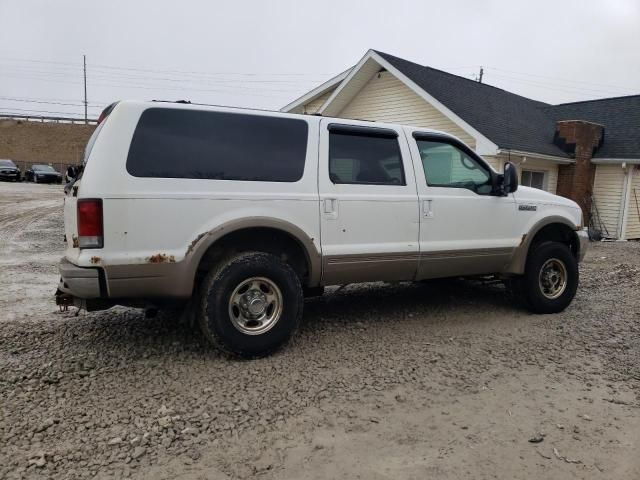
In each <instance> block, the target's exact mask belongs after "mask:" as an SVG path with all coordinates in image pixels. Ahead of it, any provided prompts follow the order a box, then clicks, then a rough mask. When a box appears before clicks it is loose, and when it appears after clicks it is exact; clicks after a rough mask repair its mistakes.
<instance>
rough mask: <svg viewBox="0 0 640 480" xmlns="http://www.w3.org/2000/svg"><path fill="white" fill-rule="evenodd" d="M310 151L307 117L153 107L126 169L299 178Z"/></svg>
mask: <svg viewBox="0 0 640 480" xmlns="http://www.w3.org/2000/svg"><path fill="white" fill-rule="evenodd" d="M306 151H307V123H306V122H305V121H303V120H295V119H290V118H278V117H264V116H257V115H246V114H237V113H221V112H204V111H194V110H177V109H167V108H150V109H148V110H145V111H144V112H143V114H142V116H141V117H140V121H139V122H138V126H137V127H136V130H135V132H134V134H133V140H132V141H131V148H130V149H129V156H128V158H127V171H128V172H129V173H130V174H131V175H134V176H136V177H168V178H201V179H202V178H204V179H216V180H247V181H264V182H295V181H298V180H300V178H302V173H303V171H304V161H305V156H306Z"/></svg>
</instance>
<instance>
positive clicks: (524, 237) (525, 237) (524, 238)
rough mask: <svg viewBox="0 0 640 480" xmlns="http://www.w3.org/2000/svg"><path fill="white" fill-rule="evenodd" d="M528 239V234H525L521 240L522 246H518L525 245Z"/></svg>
mask: <svg viewBox="0 0 640 480" xmlns="http://www.w3.org/2000/svg"><path fill="white" fill-rule="evenodd" d="M526 239H527V234H526V233H525V234H524V235H522V239H521V240H520V245H518V246H519V247H521V246H522V245H524V241H525V240H526Z"/></svg>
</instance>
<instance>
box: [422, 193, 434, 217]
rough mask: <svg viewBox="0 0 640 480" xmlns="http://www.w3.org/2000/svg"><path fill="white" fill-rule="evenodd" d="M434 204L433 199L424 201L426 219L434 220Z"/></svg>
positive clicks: (423, 210)
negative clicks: (432, 206) (432, 205)
mask: <svg viewBox="0 0 640 480" xmlns="http://www.w3.org/2000/svg"><path fill="white" fill-rule="evenodd" d="M432 203H433V199H431V198H425V199H424V200H422V216H423V217H424V218H433V210H432V209H431V204H432Z"/></svg>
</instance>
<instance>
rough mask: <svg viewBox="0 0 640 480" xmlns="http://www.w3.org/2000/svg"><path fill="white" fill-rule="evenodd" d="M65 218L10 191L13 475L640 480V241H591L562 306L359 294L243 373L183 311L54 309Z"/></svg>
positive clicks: (2, 349) (51, 196)
mask: <svg viewBox="0 0 640 480" xmlns="http://www.w3.org/2000/svg"><path fill="white" fill-rule="evenodd" d="M61 206H62V195H61V190H60V187H59V186H44V185H9V184H0V241H1V243H2V250H1V251H0V287H1V292H2V293H0V311H1V312H2V314H1V315H0V478H85V477H92V478H123V477H132V478H149V479H152V478H153V479H158V478H181V479H200V478H210V479H226V478H251V477H254V476H257V475H259V476H260V477H261V478H265V479H275V478H278V479H280V478H285V479H316V478H317V479H324V478H366V479H387V478H388V479H396V478H403V479H405V478H406V479H410V478H415V479H423V478H444V479H459V478H473V479H484V478H511V479H519V478H545V479H546V478H562V479H567V478H602V479H612V478H616V479H618V478H624V479H627V478H628V479H637V478H640V456H639V455H638V451H639V447H640V417H639V415H638V413H639V410H638V406H639V405H640V397H639V392H640V390H639V387H640V363H639V362H638V361H639V360H640V326H639V319H640V298H639V295H638V292H639V286H640V285H639V283H640V243H634V242H628V243H600V244H594V245H592V248H591V251H590V252H589V254H588V256H587V259H586V261H585V263H584V264H583V265H582V279H581V287H580V289H579V291H578V295H577V297H576V299H575V301H574V303H573V304H572V305H571V306H570V307H569V308H568V309H567V310H566V311H565V312H563V313H562V314H558V315H548V316H535V315H531V314H529V313H527V312H525V311H523V310H521V309H519V308H517V307H515V306H514V305H513V302H512V301H511V299H510V298H509V297H508V295H507V294H506V293H505V291H504V289H503V288H502V287H501V286H499V285H495V284H494V285H490V284H479V283H475V282H458V281H448V282H430V283H424V284H400V285H383V284H366V285H359V286H350V287H347V288H344V289H341V290H336V289H333V290H332V291H330V292H329V293H327V294H326V295H325V296H324V297H322V298H319V299H312V300H308V301H307V302H306V304H305V316H304V322H303V325H302V328H301V331H300V333H299V335H298V337H297V338H296V340H295V341H294V342H293V343H292V344H290V345H289V346H288V347H287V348H285V349H284V350H283V351H281V352H280V353H278V354H276V355H274V356H272V357H270V358H266V359H263V360H258V361H252V362H246V361H237V360H231V359H228V358H226V357H224V356H223V355H221V354H219V353H218V352H217V351H215V350H213V349H211V348H210V347H209V346H207V345H206V344H205V343H204V342H203V340H202V338H201V335H200V334H199V332H197V331H195V330H194V329H192V328H190V327H189V326H188V325H184V324H181V323H180V322H178V321H177V320H176V318H175V316H172V315H171V314H169V313H165V314H162V313H161V314H160V315H159V316H158V317H156V318H154V319H147V318H145V317H144V315H143V314H142V312H140V311H139V310H133V309H124V308H118V309H112V310H109V311H106V312H97V313H92V314H86V313H81V314H80V315H79V316H76V314H75V312H65V313H62V312H59V311H58V310H57V307H56V306H55V305H54V303H53V292H54V290H55V287H56V284H57V274H56V263H57V261H58V259H59V257H60V256H61V253H62V250H63V243H62V238H63V237H62V225H61V221H62V220H61V209H62V207H61Z"/></svg>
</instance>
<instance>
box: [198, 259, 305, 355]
mask: <svg viewBox="0 0 640 480" xmlns="http://www.w3.org/2000/svg"><path fill="white" fill-rule="evenodd" d="M202 287H203V288H202V303H201V311H200V314H199V320H200V327H201V329H202V332H203V333H204V335H205V337H206V338H207V339H208V340H209V341H210V342H211V343H213V344H214V345H215V346H217V347H218V348H220V349H221V350H223V351H225V352H227V353H230V354H232V355H236V356H239V357H243V358H258V357H264V356H266V355H269V354H270V353H272V352H274V351H275V350H277V349H278V348H280V347H281V346H282V345H284V344H285V343H286V342H287V341H288V340H289V339H290V338H291V337H292V336H293V334H294V333H295V332H296V330H297V329H298V326H299V324H300V319H301V317H302V307H303V303H304V302H303V295H302V286H301V285H300V280H299V278H298V276H297V274H296V272H294V271H293V269H292V268H291V267H290V266H289V265H288V264H286V263H285V262H283V261H281V260H280V259H279V258H278V257H276V256H274V255H271V254H268V253H261V252H249V253H243V254H240V255H237V256H235V257H232V258H231V259H230V260H228V261H226V262H224V263H223V264H222V265H220V266H218V267H217V268H214V269H213V270H212V271H211V272H209V274H208V275H207V276H206V277H205V279H204V282H203V286H202Z"/></svg>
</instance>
